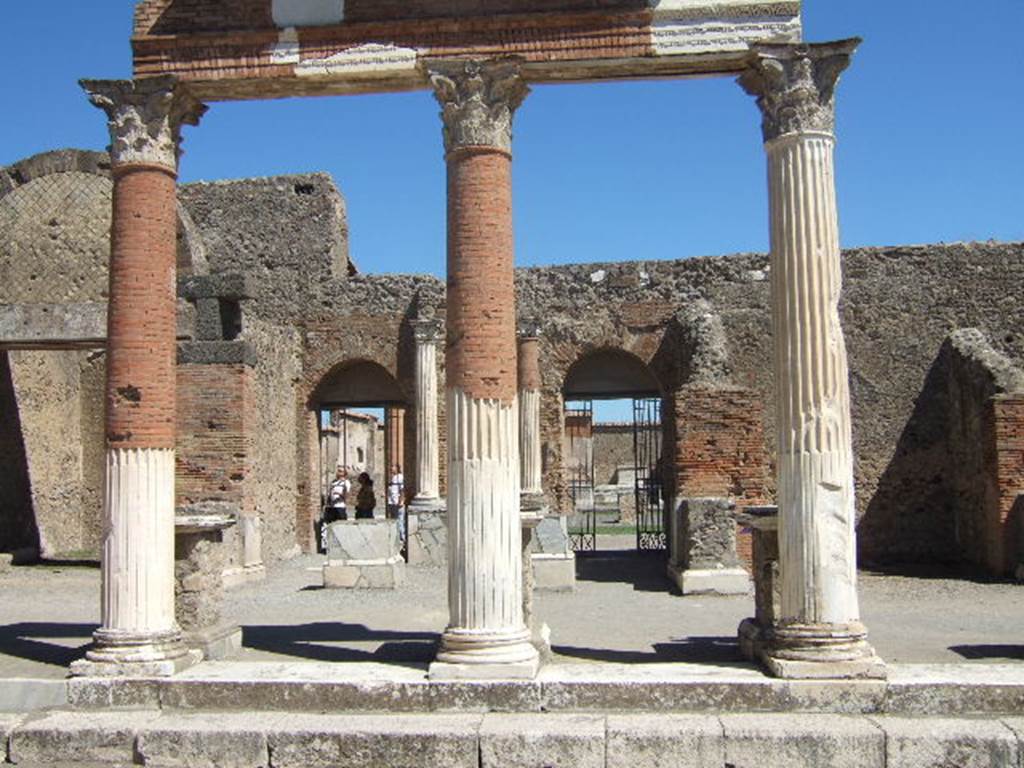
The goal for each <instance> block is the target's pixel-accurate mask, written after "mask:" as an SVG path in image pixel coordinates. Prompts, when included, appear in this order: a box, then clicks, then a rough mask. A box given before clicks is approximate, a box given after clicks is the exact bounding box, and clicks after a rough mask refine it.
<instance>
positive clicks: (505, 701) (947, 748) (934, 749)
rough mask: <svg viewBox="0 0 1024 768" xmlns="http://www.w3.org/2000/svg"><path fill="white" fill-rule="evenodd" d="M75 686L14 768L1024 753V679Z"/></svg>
mask: <svg viewBox="0 0 1024 768" xmlns="http://www.w3.org/2000/svg"><path fill="white" fill-rule="evenodd" d="M48 682H49V683H50V684H51V685H52V682H53V681H48ZM63 685H64V686H66V693H67V700H66V702H63V703H62V704H58V702H55V701H53V700H52V697H51V700H50V701H49V702H48V704H49V706H54V705H55V704H58V706H59V708H57V709H51V710H49V711H47V712H37V713H35V714H32V713H12V714H6V715H5V714H0V744H2V743H6V745H7V748H8V751H7V756H8V761H9V762H15V763H17V764H26V765H32V766H38V767H39V768H45V766H51V765H52V766H57V765H62V766H70V765H80V766H84V765H100V764H103V765H148V766H168V767H170V766H190V767H191V766H202V765H207V766H209V765H215V766H218V767H219V768H231V767H233V766H247V767H249V766H271V767H272V768H285V766H304V767H305V768H318V767H320V766H323V767H325V768H326V766H332V767H334V768H337V767H339V766H353V768H354V767H355V766H369V765H372V766H409V767H410V768H411V766H421V765H424V764H430V765H434V766H436V767H437V768H448V766H466V768H483V767H484V766H502V768H508V767H510V766H511V767H512V768H515V766H552V768H556V767H561V766H565V768H586V767H587V766H593V767H594V768H612V767H613V766H616V767H617V766H623V768H626V767H627V766H628V767H629V768H645V767H647V766H652V767H653V766H682V767H683V768H686V767H688V766H693V767H695V768H696V767H701V766H711V767H713V768H723V766H726V765H731V766H733V767H734V768H773V767H774V766H779V767H780V768H781V767H783V766H784V767H785V768H791V767H792V766H822V767H823V768H824V767H825V766H827V767H828V768H835V767H842V766H866V767H870V768H875V767H877V768H883V767H886V768H888V767H892V768H896V767H899V768H924V767H927V766H944V767H945V766H957V767H958V768H970V767H971V766H1006V767H1007V768H1010V767H1012V768H1018V766H1020V765H1021V762H1020V761H1021V758H1022V756H1024V714H1022V713H1024V669H1022V668H1021V665H988V664H986V665H895V666H894V667H893V668H892V670H891V677H890V679H889V680H888V681H885V682H883V681H871V682H834V683H832V682H830V683H822V682H813V683H811V682H794V681H780V680H773V679H770V678H766V677H764V676H763V675H762V674H761V673H760V672H758V671H756V670H755V669H753V668H752V667H745V666H736V667H722V666H707V665H690V664H668V665H666V664H647V665H637V664H634V665H618V664H599V665H596V664H555V665H550V666H548V667H546V668H544V669H543V670H542V671H541V673H540V675H539V676H538V678H537V679H536V680H533V681H489V682H468V681H440V682H439V681H433V680H428V679H427V678H426V671H425V669H424V668H420V667H419V666H415V667H414V666H400V665H392V664H377V663H370V662H367V663H356V664H346V663H338V664H324V663H288V664H281V663H243V662H206V663H204V664H202V665H200V666H198V667H195V668H193V669H191V670H188V671H186V672H183V673H181V674H179V675H177V676H175V677H174V678H171V679H162V680H155V679H154V680H109V679H106V680H104V679H89V678H84V679H83V678H77V679H72V680H68V681H64V682H63ZM284 710H287V711H284ZM324 713H330V714H324ZM385 713H387V716H384V715H385ZM0 754H2V753H0Z"/></svg>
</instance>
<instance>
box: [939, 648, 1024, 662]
mask: <svg viewBox="0 0 1024 768" xmlns="http://www.w3.org/2000/svg"><path fill="white" fill-rule="evenodd" d="M949 650H951V651H953V653H958V654H960V655H961V656H963V657H964V658H965V659H971V660H972V661H982V660H985V659H1007V660H1010V661H1024V645H951V646H949Z"/></svg>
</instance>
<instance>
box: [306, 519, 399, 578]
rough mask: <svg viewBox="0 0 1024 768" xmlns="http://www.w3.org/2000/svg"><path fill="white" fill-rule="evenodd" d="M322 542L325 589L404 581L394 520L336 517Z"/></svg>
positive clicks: (396, 524)
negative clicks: (325, 546)
mask: <svg viewBox="0 0 1024 768" xmlns="http://www.w3.org/2000/svg"><path fill="white" fill-rule="evenodd" d="M326 544H327V563H326V564H325V565H324V568H323V577H324V587H326V588H328V589H396V588H397V587H398V586H399V585H400V584H401V583H402V582H403V581H404V580H405V560H403V559H402V555H401V548H402V541H401V539H400V538H399V535H398V521H397V520H376V519H375V520H339V521H338V522H335V523H331V524H330V525H328V526H327V542H326Z"/></svg>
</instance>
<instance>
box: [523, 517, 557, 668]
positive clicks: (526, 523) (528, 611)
mask: <svg viewBox="0 0 1024 768" xmlns="http://www.w3.org/2000/svg"><path fill="white" fill-rule="evenodd" d="M520 498H523V497H520ZM535 500H536V499H535V498H531V499H530V501H535ZM527 503H529V502H527ZM546 512H547V509H546V507H544V506H542V505H537V506H532V505H531V506H524V507H521V508H520V521H521V523H522V536H523V623H525V624H526V626H527V628H528V629H529V630H530V637H531V639H532V642H533V647H534V648H536V649H537V652H538V653H539V654H540V656H541V658H542V659H547V658H550V656H551V629H550V627H548V625H547V624H537V620H536V616H534V613H533V591H534V574H533V555H532V552H531V550H532V544H533V533H534V531H535V530H536V529H537V525H538V524H539V523H540V522H541V521H542V520H543V519H544V515H545V513H546Z"/></svg>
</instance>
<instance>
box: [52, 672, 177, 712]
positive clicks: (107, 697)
mask: <svg viewBox="0 0 1024 768" xmlns="http://www.w3.org/2000/svg"><path fill="white" fill-rule="evenodd" d="M67 695H68V703H69V704H70V705H71V706H72V707H74V708H76V709H108V708H109V709H159V708H160V684H159V683H158V682H157V681H155V680H138V679H131V678H128V679H121V678H111V677H72V678H71V679H70V680H68V681H67Z"/></svg>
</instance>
